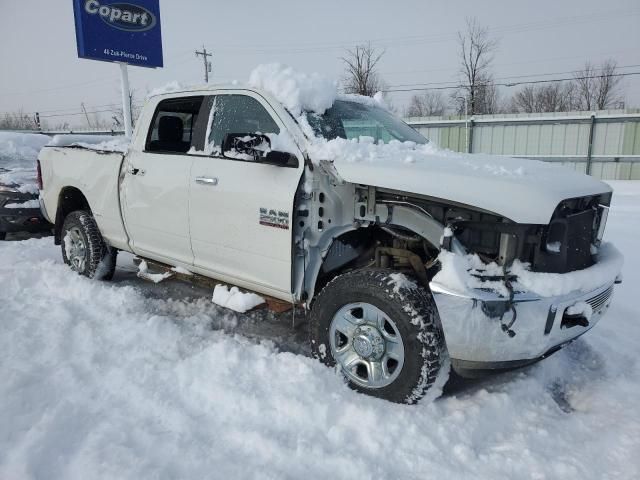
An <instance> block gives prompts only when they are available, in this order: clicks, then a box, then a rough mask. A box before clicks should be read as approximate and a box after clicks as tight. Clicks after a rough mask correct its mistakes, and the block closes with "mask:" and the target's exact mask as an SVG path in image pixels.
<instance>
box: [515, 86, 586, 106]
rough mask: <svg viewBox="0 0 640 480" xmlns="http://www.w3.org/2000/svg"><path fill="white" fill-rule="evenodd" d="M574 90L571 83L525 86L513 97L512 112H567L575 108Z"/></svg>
mask: <svg viewBox="0 0 640 480" xmlns="http://www.w3.org/2000/svg"><path fill="white" fill-rule="evenodd" d="M575 90H576V89H575V85H574V84H573V83H562V82H553V83H549V84H546V85H542V86H535V85H527V86H525V87H523V88H522V89H521V90H520V91H519V92H517V93H516V94H515V95H514V96H513V104H514V105H513V107H512V111H517V112H526V113H534V112H569V111H571V110H574V109H575V108H576V99H575Z"/></svg>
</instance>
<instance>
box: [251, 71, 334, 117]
mask: <svg viewBox="0 0 640 480" xmlns="http://www.w3.org/2000/svg"><path fill="white" fill-rule="evenodd" d="M249 85H250V86H251V87H254V88H260V89H262V90H265V91H267V92H268V93H270V94H271V95H273V96H274V97H275V98H276V99H277V100H278V101H279V102H280V103H282V104H283V105H284V106H285V107H286V108H287V109H289V111H290V112H291V113H292V114H293V115H296V116H298V115H301V114H302V112H303V111H310V112H315V113H319V114H322V113H324V112H325V110H327V109H328V108H330V107H331V105H333V102H334V101H335V100H336V98H337V96H338V85H337V82H335V81H334V80H330V79H328V78H326V77H323V76H321V75H319V74H317V73H312V74H306V73H301V72H296V71H295V70H293V69H292V68H291V67H288V66H286V65H282V64H280V63H269V64H265V65H259V66H258V67H256V68H255V69H254V70H253V71H252V72H251V75H250V76H249Z"/></svg>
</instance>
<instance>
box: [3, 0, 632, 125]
mask: <svg viewBox="0 0 640 480" xmlns="http://www.w3.org/2000/svg"><path fill="white" fill-rule="evenodd" d="M160 7H161V21H162V30H163V48H164V63H165V68H163V69H157V70H151V69H146V68H140V67H130V68H129V72H130V82H131V87H132V88H133V89H135V91H136V92H138V94H139V97H140V98H142V97H143V96H144V93H145V92H146V91H148V90H150V89H153V88H155V87H158V86H162V85H164V84H166V83H167V82H169V81H171V80H178V81H180V82H183V83H202V82H203V67H202V61H201V60H200V59H197V58H196V57H195V55H194V50H195V49H196V48H201V47H202V45H203V44H204V45H206V47H207V49H210V50H211V51H212V52H213V54H214V57H213V81H214V82H228V81H231V80H234V79H237V80H240V81H245V80H247V78H248V75H249V72H250V71H251V70H252V69H253V67H255V66H256V65H258V64H260V63H268V62H274V61H277V62H281V63H285V64H288V65H291V66H293V67H294V68H296V69H299V70H303V71H308V72H314V71H315V72H320V73H323V74H325V75H327V76H331V77H334V78H340V76H341V74H342V67H343V65H342V62H341V60H340V57H341V56H342V55H344V52H345V49H346V48H349V47H351V46H353V45H356V44H359V43H363V42H367V41H371V42H372V44H373V45H374V46H375V47H378V48H380V49H384V50H385V54H384V56H383V58H382V60H381V62H380V69H379V70H380V74H381V76H382V78H383V79H384V81H385V82H386V83H387V84H388V85H391V86H395V85H404V84H416V83H437V82H452V81H453V82H455V81H456V80H457V79H458V74H457V71H458V55H457V51H458V44H457V40H456V32H457V31H458V30H461V29H463V27H464V22H465V17H466V16H476V17H477V18H478V20H479V22H480V23H481V24H483V25H486V26H487V27H489V28H490V31H491V33H492V36H494V37H495V38H496V39H498V40H499V46H498V50H497V51H496V53H495V61H494V67H493V71H494V76H495V78H496V79H502V78H507V77H514V76H518V77H519V76H522V77H521V78H518V79H516V80H524V79H527V78H531V79H534V78H554V77H566V76H567V72H571V71H572V70H575V69H578V68H580V67H581V66H582V65H583V64H584V62H585V61H586V60H591V61H592V62H596V63H597V62H600V61H602V60H604V59H606V58H613V59H614V60H616V61H617V62H618V65H619V66H621V67H623V66H627V68H622V69H621V71H625V72H633V71H640V29H639V28H638V22H639V21H640V2H638V0H608V1H607V2H603V1H602V0H562V1H559V0H537V1H514V0H503V1H497V0H481V1H478V0H471V1H467V0H457V1H451V0H448V1H435V0H432V1H429V2H427V1H424V0H413V1H404V2H400V1H389V0H387V1H377V0H367V1H360V0H341V1H335V0H322V1H315V2H308V1H300V0H282V1H277V2H276V1H273V2H266V1H264V0H262V1H254V0H241V1H204V0H202V1H197V0H180V1H178V0H161V2H160ZM0 36H2V48H0V66H1V67H0V69H1V70H0V112H11V111H15V110H18V109H23V110H24V111H25V112H34V111H40V112H43V113H42V115H43V116H45V115H52V114H60V113H66V111H72V110H75V111H79V109H80V104H81V103H82V102H84V103H85V105H86V106H87V109H88V110H89V111H93V110H104V109H105V108H107V109H108V108H110V107H103V105H105V104H111V103H115V102H118V101H119V99H120V97H119V95H120V94H119V85H120V77H119V70H118V67H117V65H115V64H110V63H104V62H98V61H91V60H80V59H78V58H77V52H76V46H75V34H74V21H73V8H72V1H71V0H19V1H17V0H0ZM634 65H635V67H634ZM542 74H557V75H544V76H540V75H542ZM569 76H570V74H569ZM509 81H515V80H513V79H512V80H509ZM623 87H624V91H625V94H626V100H627V105H629V106H640V76H635V77H634V76H629V77H625V79H624V82H623ZM515 88H516V87H512V88H510V89H508V88H505V89H503V90H502V94H503V95H505V96H506V95H509V94H510V93H511V92H512V91H513V90H514V89H515ZM409 95H410V94H402V95H399V94H397V95H396V96H395V97H393V102H394V104H396V105H397V106H399V107H402V106H403V105H404V104H405V103H406V101H407V99H408V98H409ZM62 109H67V110H66V111H65V112H61V111H59V110H62ZM63 119H66V120H71V121H72V123H74V124H76V125H79V124H81V123H82V122H83V118H82V116H71V117H52V118H50V119H49V120H50V122H51V123H57V122H58V120H63Z"/></svg>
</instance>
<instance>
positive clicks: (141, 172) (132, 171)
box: [129, 167, 147, 176]
mask: <svg viewBox="0 0 640 480" xmlns="http://www.w3.org/2000/svg"><path fill="white" fill-rule="evenodd" d="M129 173H130V174H131V175H140V176H142V175H144V174H145V173H147V172H146V171H145V170H142V169H140V168H135V167H129Z"/></svg>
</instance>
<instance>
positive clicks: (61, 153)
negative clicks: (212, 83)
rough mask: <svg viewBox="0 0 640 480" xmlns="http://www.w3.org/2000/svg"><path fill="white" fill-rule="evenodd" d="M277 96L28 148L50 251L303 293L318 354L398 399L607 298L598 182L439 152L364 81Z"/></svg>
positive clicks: (508, 364)
mask: <svg viewBox="0 0 640 480" xmlns="http://www.w3.org/2000/svg"><path fill="white" fill-rule="evenodd" d="M306 95H307V97H308V96H309V92H307V94H306ZM289 100H290V99H288V98H287V97H283V96H282V95H280V94H279V92H278V91H277V89H269V88H266V89H265V88H255V87H238V86H229V87H207V88H196V89H185V90H184V91H174V92H171V93H161V94H158V95H154V96H151V97H149V98H148V99H147V102H146V104H145V106H144V109H143V111H142V115H141V116H140V118H139V120H138V123H137V127H136V129H135V132H134V135H133V138H132V139H131V142H130V144H129V145H128V146H127V147H126V149H124V151H122V152H119V151H114V150H113V149H109V148H108V147H107V146H105V145H93V146H91V145H89V146H87V145H84V146H82V145H71V146H49V147H46V148H44V149H43V150H42V151H41V153H40V155H39V165H38V167H39V169H40V172H41V178H42V185H41V192H40V201H41V206H42V211H43V214H44V215H45V217H46V218H47V219H49V220H50V221H51V222H52V223H53V224H54V225H55V242H56V244H61V245H62V256H63V259H64V261H65V262H66V263H67V264H68V265H69V266H70V267H71V268H72V269H73V270H75V271H76V272H78V273H80V274H83V275H86V276H88V277H92V278H100V279H109V278H110V277H111V276H112V275H113V273H114V269H115V265H116V263H115V258H116V253H117V252H118V251H119V250H123V251H127V252H133V253H134V254H135V255H137V256H139V257H141V258H143V259H151V260H153V261H155V262H160V263H162V264H166V265H168V266H174V267H182V268H185V269H188V270H190V271H191V272H193V273H196V274H200V275H204V276H207V277H211V278H214V279H216V280H219V281H221V282H225V283H228V284H232V285H236V286H239V287H240V288H242V289H245V290H248V291H252V292H257V293H258V294H262V295H266V296H271V297H275V298H278V299H281V300H284V301H286V302H290V303H291V304H296V305H303V306H304V307H305V308H306V309H307V311H308V312H309V319H310V331H311V343H312V348H313V352H314V354H315V355H316V356H317V358H319V359H320V360H321V361H322V362H324V363H326V364H327V365H330V366H334V365H336V364H337V365H338V366H339V367H340V368H341V370H342V372H343V374H344V376H345V377H346V379H347V380H348V382H349V384H350V385H351V386H353V387H354V388H356V389H357V390H360V391H362V392H366V393H368V394H371V395H375V396H378V397H381V398H385V399H389V400H392V401H396V402H407V403H413V402H416V401H417V400H419V399H420V398H421V397H422V396H423V395H424V394H425V393H426V392H427V391H428V390H429V389H431V390H432V391H436V390H437V389H438V387H439V386H440V383H439V382H441V379H444V378H446V374H448V370H449V367H450V366H452V367H453V368H454V369H455V370H456V371H457V372H459V373H460V374H462V375H473V374H476V373H477V372H479V371H487V370H500V369H508V368H515V367H519V366H523V365H526V364H529V363H532V362H534V361H536V360H539V359H541V358H544V357H545V356H547V355H549V354H550V353H552V352H554V351H556V350H557V349H559V348H560V347H562V346H563V345H565V344H566V343H568V342H570V341H572V340H573V339H575V338H576V337H578V336H580V335H581V334H583V333H585V332H586V331H587V330H589V329H590V328H591V327H592V326H593V325H594V324H595V323H596V322H597V321H598V320H599V319H600V318H601V316H602V315H603V313H604V312H605V311H606V309H607V308H608V306H609V302H610V299H611V295H612V291H613V286H614V283H615V282H617V281H619V272H620V269H621V264H622V260H621V256H620V254H619V253H618V252H617V250H616V249H615V248H614V247H613V246H611V245H609V244H606V243H602V244H601V240H602V236H603V232H604V226H605V221H606V216H607V211H608V207H609V204H610V200H611V194H612V192H611V189H610V187H609V186H608V185H606V184H604V183H602V182H599V181H597V180H595V179H593V178H591V177H588V176H586V175H581V174H578V173H575V172H572V171H569V170H566V169H563V168H559V167H556V166H550V165H548V164H543V163H540V162H535V161H530V160H523V159H515V158H505V157H489V156H486V155H462V154H455V153H453V152H450V151H443V150H439V149H437V148H436V147H434V146H433V145H431V144H430V143H429V142H428V141H427V140H426V139H425V138H424V137H423V136H422V135H420V134H419V133H418V132H417V131H415V130H414V129H412V128H411V127H409V126H408V125H406V124H405V123H403V122H402V121H401V120H399V119H398V118H396V117H394V116H393V115H392V114H391V113H389V112H388V111H387V110H386V109H384V108H382V107H381V106H380V105H378V104H377V103H376V102H375V101H374V100H373V99H369V98H363V97H356V96H344V95H343V96H341V95H336V96H335V98H331V99H330V101H329V102H328V104H327V105H325V106H324V107H323V106H322V105H320V106H318V103H319V102H315V103H314V102H307V104H308V105H307V104H305V103H304V102H302V101H301V103H300V105H293V106H292V104H291V102H290V101H289ZM320 103H321V102H320ZM325 103H326V102H325Z"/></svg>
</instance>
